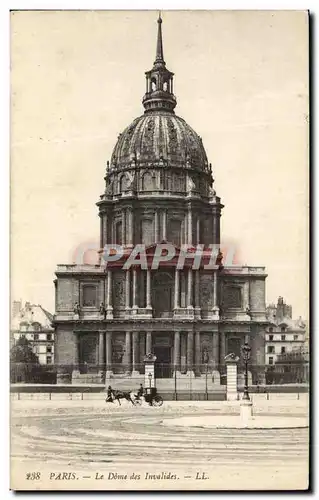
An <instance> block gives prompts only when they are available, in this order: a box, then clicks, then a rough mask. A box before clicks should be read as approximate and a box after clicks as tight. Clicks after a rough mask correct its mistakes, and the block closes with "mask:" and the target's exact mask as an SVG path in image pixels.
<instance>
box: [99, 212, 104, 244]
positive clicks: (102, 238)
mask: <svg viewBox="0 0 319 500" xmlns="http://www.w3.org/2000/svg"><path fill="white" fill-rule="evenodd" d="M103 247H104V234H103V214H100V250H101V249H102V248H103Z"/></svg>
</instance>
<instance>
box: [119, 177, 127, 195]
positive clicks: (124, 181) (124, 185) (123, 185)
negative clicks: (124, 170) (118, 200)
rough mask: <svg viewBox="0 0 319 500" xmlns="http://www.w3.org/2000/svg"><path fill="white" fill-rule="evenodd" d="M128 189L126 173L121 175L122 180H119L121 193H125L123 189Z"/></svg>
mask: <svg viewBox="0 0 319 500" xmlns="http://www.w3.org/2000/svg"><path fill="white" fill-rule="evenodd" d="M126 189H127V177H126V175H125V174H123V175H122V176H121V177H120V181H119V191H120V193H123V191H126Z"/></svg>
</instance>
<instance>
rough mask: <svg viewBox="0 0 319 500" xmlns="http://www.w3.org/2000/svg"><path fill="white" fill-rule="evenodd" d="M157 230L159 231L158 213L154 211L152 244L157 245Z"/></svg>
mask: <svg viewBox="0 0 319 500" xmlns="http://www.w3.org/2000/svg"><path fill="white" fill-rule="evenodd" d="M158 229H159V226H158V211H157V210H155V213H154V242H155V243H158V241H159V234H158Z"/></svg>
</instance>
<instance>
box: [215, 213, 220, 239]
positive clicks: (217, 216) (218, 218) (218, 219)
mask: <svg viewBox="0 0 319 500" xmlns="http://www.w3.org/2000/svg"><path fill="white" fill-rule="evenodd" d="M216 243H217V244H218V245H219V243H220V214H216Z"/></svg>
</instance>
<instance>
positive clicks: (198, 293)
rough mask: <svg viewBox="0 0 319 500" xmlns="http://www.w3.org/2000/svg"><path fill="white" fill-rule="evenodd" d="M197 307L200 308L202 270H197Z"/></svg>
mask: <svg viewBox="0 0 319 500" xmlns="http://www.w3.org/2000/svg"><path fill="white" fill-rule="evenodd" d="M195 307H198V308H200V271H199V270H196V271H195Z"/></svg>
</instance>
